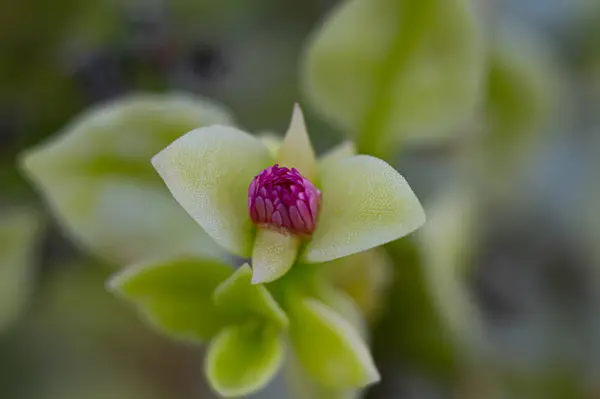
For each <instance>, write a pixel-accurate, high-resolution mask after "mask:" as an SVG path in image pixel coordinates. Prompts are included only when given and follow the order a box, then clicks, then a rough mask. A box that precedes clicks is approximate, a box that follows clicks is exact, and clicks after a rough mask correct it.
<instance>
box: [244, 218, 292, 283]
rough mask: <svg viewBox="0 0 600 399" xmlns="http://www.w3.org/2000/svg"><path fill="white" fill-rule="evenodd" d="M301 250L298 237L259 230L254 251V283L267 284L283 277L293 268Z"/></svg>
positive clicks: (269, 230) (268, 230)
mask: <svg viewBox="0 0 600 399" xmlns="http://www.w3.org/2000/svg"><path fill="white" fill-rule="evenodd" d="M299 248H300V238H299V237H298V236H296V235H293V234H290V233H285V232H279V231H275V230H271V229H267V228H259V229H258V230H257V232H256V240H255V242H254V250H253V251H252V269H253V271H254V272H253V275H252V282H253V283H255V284H257V283H267V282H270V281H273V280H277V279H278V278H280V277H281V276H283V275H284V274H285V273H287V271H288V270H290V268H291V267H292V266H293V264H294V261H295V260H296V256H297V254H298V249H299Z"/></svg>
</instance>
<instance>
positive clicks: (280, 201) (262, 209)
mask: <svg viewBox="0 0 600 399" xmlns="http://www.w3.org/2000/svg"><path fill="white" fill-rule="evenodd" d="M320 206H321V192H320V191H319V190H318V189H317V188H316V187H315V186H314V184H312V183H311V182H310V180H308V179H306V178H305V177H304V176H302V175H301V174H300V172H298V171H297V170H296V169H295V168H292V169H288V168H285V167H279V165H277V164H275V165H273V166H270V167H268V168H267V169H265V170H263V171H262V172H260V173H259V174H258V176H256V177H255V178H254V180H252V183H250V187H249V189H248V210H249V212H250V218H251V219H252V221H253V222H254V223H256V224H257V225H260V226H264V227H271V228H276V229H279V230H286V231H288V232H291V233H294V234H299V235H310V234H312V232H313V231H314V230H315V227H316V223H317V216H318V214H319V209H320Z"/></svg>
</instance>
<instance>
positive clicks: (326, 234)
mask: <svg viewBox="0 0 600 399" xmlns="http://www.w3.org/2000/svg"><path fill="white" fill-rule="evenodd" d="M352 154H353V149H352V146H350V145H348V144H345V145H344V146H342V147H341V148H340V149H337V150H336V151H333V152H332V153H330V154H327V155H326V156H325V157H323V158H322V159H321V160H320V161H319V162H317V160H316V157H315V153H314V150H313V148H312V145H311V143H310V139H309V137H308V134H307V132H306V128H305V124H304V118H303V116H302V111H301V110H300V107H299V106H296V107H295V109H294V113H293V116H292V121H291V123H290V127H289V129H288V131H287V134H286V136H285V138H284V140H283V142H282V143H281V146H280V147H279V150H278V152H277V155H276V156H275V157H273V156H272V155H271V152H270V151H269V149H267V147H266V146H265V145H264V144H263V143H262V142H261V141H260V140H259V139H257V138H255V137H253V136H251V135H249V134H247V133H245V132H243V131H241V130H238V129H236V128H233V127H226V126H219V125H215V126H210V127H205V128H200V129H195V130H192V131H191V132H189V133H187V134H186V135H184V136H182V137H180V138H179V139H177V140H176V141H174V142H173V143H171V144H170V145H169V146H168V147H167V148H165V149H164V150H162V151H161V152H160V153H158V154H157V155H156V156H155V157H154V158H153V159H152V163H153V165H154V167H155V169H156V170H157V172H158V173H159V174H160V176H161V177H162V178H163V180H164V181H165V183H166V185H167V187H168V188H169V190H170V191H171V193H172V194H173V196H174V198H175V199H176V200H177V201H178V202H179V203H180V204H181V205H182V206H183V208H184V209H185V210H186V211H187V212H188V213H189V214H190V215H191V216H192V217H193V218H194V219H195V220H196V221H197V222H198V223H199V224H200V225H201V226H202V228H203V229H204V230H205V231H206V232H207V233H208V234H209V235H210V236H211V237H212V238H213V239H214V240H215V241H216V242H217V243H219V244H220V245H221V246H223V247H224V248H226V249H227V250H229V251H231V252H233V253H234V254H236V255H238V256H241V257H251V258H252V268H253V277H252V281H253V282H254V283H261V282H269V281H274V280H276V279H278V278H280V277H281V276H283V275H284V274H285V273H286V272H287V271H288V270H289V269H290V268H291V267H292V265H293V264H294V263H297V262H302V263H321V262H326V261H330V260H333V259H337V258H342V257H345V256H348V255H351V254H353V253H357V252H362V251H365V250H367V249H370V248H373V247H377V246H379V245H382V244H385V243H387V242H390V241H393V240H396V239H398V238H400V237H402V236H404V235H406V234H409V233H411V232H412V231H414V230H415V229H417V228H418V227H420V226H421V225H422V224H423V223H424V221H425V213H424V211H423V208H422V207H421V204H420V203H419V200H418V199H417V197H416V196H415V194H414V193H413V191H412V190H411V188H410V187H409V185H408V183H407V182H406V181H405V180H404V178H403V177H402V176H401V175H400V174H399V173H398V172H397V171H396V170H394V168H392V167H391V166H390V165H389V164H387V163H386V162H384V161H382V160H380V159H377V158H374V157H371V156H365V155H356V156H353V155H352ZM255 179H258V180H255ZM278 187H280V188H278ZM263 188H264V190H262V189H263ZM269 189H270V190H271V191H270V192H269ZM256 190H258V191H256ZM294 190H297V191H294ZM249 191H250V196H249V198H248V192H249ZM294 199H295V201H296V202H293V201H294ZM267 200H268V202H267ZM298 200H299V201H298ZM276 201H278V202H277V205H278V208H277V210H278V211H279V213H278V214H277V213H276V212H275V211H276V209H275V202H276ZM311 201H312V205H311ZM263 202H264V205H265V209H264V211H265V212H264V214H263V213H262V210H263V209H262V204H263ZM269 203H270V204H271V206H273V209H271V207H270V206H269V208H268V209H267V208H266V206H267V205H268V204H269ZM279 205H283V207H279ZM305 207H306V209H304V208H305ZM249 208H250V211H249ZM283 210H285V212H287V214H286V215H284V214H283V213H282V212H283ZM296 211H297V212H298V215H296V213H295V212H296ZM254 212H255V213H254ZM253 213H254V214H253ZM285 216H287V217H288V218H289V220H287V219H286V218H285ZM305 217H306V219H305ZM280 218H281V220H280ZM292 218H293V219H292ZM301 249H302V250H301ZM300 250H301V251H300Z"/></svg>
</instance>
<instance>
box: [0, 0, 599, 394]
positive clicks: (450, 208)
mask: <svg viewBox="0 0 600 399" xmlns="http://www.w3.org/2000/svg"><path fill="white" fill-rule="evenodd" d="M480 1H481V3H482V4H483V3H485V4H484V6H485V7H486V12H485V15H484V16H482V17H481V18H482V21H483V22H485V21H497V20H500V19H501V20H502V21H506V23H507V24H510V26H517V27H524V28H526V29H527V30H531V31H533V32H534V36H535V40H536V42H535V44H534V45H533V47H532V48H533V50H535V51H537V50H540V51H542V50H543V52H544V53H545V54H544V55H543V56H541V58H539V59H537V60H536V61H540V60H541V61H540V62H539V64H541V66H540V68H541V69H540V70H539V71H538V70H536V69H534V70H533V71H532V72H531V74H530V75H527V73H528V72H527V71H526V72H525V73H524V77H523V81H519V80H518V79H516V80H514V79H513V80H505V79H508V78H506V76H509V77H510V76H511V75H510V73H506V70H507V69H503V68H504V67H505V64H503V63H502V62H500V61H499V62H497V63H496V62H490V65H489V67H488V70H487V86H486V91H485V98H484V99H483V100H482V101H483V102H484V103H485V104H486V109H488V115H489V114H494V112H495V114H494V115H495V116H496V118H497V119H498V120H501V122H502V123H500V122H498V121H495V122H489V121H490V120H489V119H488V120H487V121H488V123H494V126H493V128H497V130H498V132H497V133H496V134H495V135H494V136H493V138H492V139H491V140H489V141H488V142H487V144H486V145H481V146H478V147H477V149H476V150H473V149H472V148H471V146H470V145H469V144H468V142H469V140H468V139H469V137H470V136H469V134H457V135H456V136H455V137H453V138H450V139H446V140H439V141H436V142H435V143H433V144H431V143H428V144H427V145H424V144H422V143H419V142H412V141H410V142H407V143H406V144H405V145H402V146H399V148H398V151H397V152H396V153H395V154H394V155H393V157H392V162H393V163H394V166H395V167H397V169H398V170H399V171H400V172H401V173H402V174H403V175H404V176H405V177H406V178H407V180H408V181H409V182H410V184H411V186H412V187H413V189H414V190H415V192H416V194H417V196H418V197H419V198H420V199H421V200H422V201H423V203H424V204H425V206H426V208H427V210H428V216H429V224H430V225H429V224H428V226H429V227H427V228H426V230H425V231H424V232H423V233H422V234H419V235H415V237H412V236H411V239H407V240H401V241H400V242H398V243H396V244H393V245H391V246H389V247H388V248H387V249H388V252H389V253H390V254H391V255H392V257H393V259H394V270H393V272H394V274H393V275H394V278H393V281H392V283H391V284H392V285H391V287H390V289H389V290H388V291H386V293H385V295H382V297H381V298H380V301H381V311H380V312H379V314H378V317H377V318H376V319H374V320H372V348H373V352H374V355H375V359H376V362H377V364H378V367H379V368H380V370H381V372H382V376H383V380H382V382H381V383H380V384H378V385H376V386H374V387H372V388H370V389H369V390H368V391H367V392H366V397H368V398H373V399H375V398H400V399H404V398H405V399H428V398H432V399H433V398H440V399H441V398H477V399H488V398H511V399H512V398H526V399H537V398H540V399H546V398H565V399H578V398H582V399H583V398H589V399H592V398H600V252H599V250H598V246H600V211H599V209H598V207H599V206H600V205H598V204H599V203H600V177H599V175H600V173H598V172H600V7H599V4H598V1H595V0H570V1H566V0H489V1H485V0H480ZM336 3H337V1H335V0H285V1H281V0H246V1H210V0H193V1H192V0H176V1H168V0H127V1H113V0H98V1H95V2H83V1H77V0H56V1H54V2H42V1H41V0H24V1H20V2H16V1H15V2H4V4H3V6H2V11H1V12H0V26H1V27H2V29H1V31H2V34H1V35H0V398H6V399H55V398H56V399H58V398H60V399H76V398H77V399H80V398H86V399H88V398H89V399H96V398H98V399H103V398H107V399H108V398H110V399H120V398H123V399H136V398H144V399H152V398H157V399H159V398H164V399H175V398H178V399H179V398H186V399H188V398H189V399H193V398H212V397H214V396H213V394H211V393H210V391H209V389H208V388H207V386H206V384H205V382H204V377H203V374H202V372H201V369H202V361H203V357H202V348H192V347H189V346H184V345H180V344H176V343H173V342H170V341H168V340H167V339H164V338H162V337H160V336H158V335H156V334H155V333H153V332H152V331H150V330H149V329H147V328H146V327H145V326H143V325H142V323H140V322H139V320H138V317H137V315H136V314H135V312H133V311H132V310H131V309H129V308H127V307H126V306H125V305H124V304H122V303H120V302H118V301H117V300H116V299H114V298H113V297H112V296H111V295H110V294H108V293H107V292H106V291H105V288H104V287H105V285H104V284H105V283H104V282H105V279H106V278H107V277H108V276H109V275H110V274H111V273H113V272H114V271H115V270H116V269H117V268H118V267H120V266H122V265H119V264H117V262H111V261H105V260H102V258H100V257H97V256H94V255H93V254H91V253H90V252H88V251H87V250H85V249H83V248H82V247H81V246H80V245H76V244H74V243H73V242H74V240H72V239H71V237H70V236H69V235H68V234H65V232H64V229H63V228H61V227H60V226H59V224H57V222H56V217H55V216H54V215H53V213H52V212H51V211H50V210H49V207H48V205H47V203H46V201H45V200H44V196H43V195H40V193H39V192H38V191H36V190H35V188H34V186H33V185H32V184H31V182H30V181H28V180H27V179H26V178H25V177H24V175H23V173H22V172H21V170H20V168H19V167H18V159H19V154H20V153H21V152H22V151H24V150H25V149H28V148H30V147H32V146H35V145H36V144H39V143H41V142H44V140H46V139H48V138H49V137H52V135H54V134H56V133H57V132H59V131H60V130H61V128H63V127H64V126H65V125H66V124H67V123H68V122H69V121H71V120H72V119H73V117H74V116H76V115H78V114H79V113H80V112H81V111H83V110H85V109H87V108H88V107H90V106H92V105H95V104H100V103H103V102H106V101H108V100H111V99H116V98H119V97H120V96H122V95H125V94H129V93H135V92H139V91H150V92H167V91H172V90H177V91H185V92H190V93H196V94H198V95H201V96H203V97H206V98H210V99H213V100H216V101H218V102H219V103H221V104H223V105H224V106H226V107H227V108H229V109H230V110H231V113H232V115H234V116H235V119H236V121H237V124H238V125H240V126H243V127H244V128H245V129H246V130H247V131H250V132H254V133H257V134H259V133H264V132H271V133H273V134H275V135H281V134H282V133H283V132H284V131H285V129H286V127H287V123H288V121H289V116H290V113H291V109H292V105H293V103H294V102H296V101H300V102H301V103H303V102H304V101H305V98H304V96H303V94H302V92H301V85H300V83H299V78H298V76H299V65H300V59H301V57H302V54H303V51H304V49H305V46H306V42H307V38H308V37H309V35H310V34H311V32H313V30H314V29H315V28H316V27H317V25H318V24H319V22H320V21H321V20H322V19H323V18H324V16H325V15H326V14H327V12H328V11H329V10H330V9H331V7H333V6H335V4H336ZM509 31H510V33H511V34H512V36H511V38H510V39H508V42H505V44H507V45H508V47H509V50H508V52H509V53H510V51H511V50H510V46H512V45H519V44H521V43H522V42H523V41H526V40H528V39H529V38H524V37H522V36H520V33H519V32H520V30H519V29H509ZM538 43H543V44H538ZM535 51H533V52H535ZM546 53H547V54H546ZM499 54H500V55H499V57H500V58H501V57H502V53H499ZM527 55H532V52H529V51H526V52H525V56H527ZM509 58H510V57H509ZM508 65H509V66H508V67H506V68H508V69H510V65H512V64H508ZM548 70H549V71H548ZM542 75H543V76H546V77H548V79H546V80H544V79H540V81H539V82H538V81H537V80H536V79H537V78H538V77H541V76H542ZM529 78H531V79H533V83H532V82H531V81H530V80H528V79H529ZM531 86H533V87H532V88H531V89H530V87H531ZM511 90H512V91H511ZM540 97H541V98H540ZM507 98H508V100H507ZM550 102H551V103H552V104H553V105H552V106H549V105H547V103H550ZM539 104H541V105H539ZM538 105H539V106H538ZM304 108H305V111H306V113H307V124H308V126H309V131H310V135H311V138H312V139H313V142H314V144H315V147H316V149H317V152H323V151H324V150H326V149H328V148H330V147H331V146H333V145H335V144H337V143H339V142H341V141H342V140H343V139H344V134H343V132H342V131H341V130H339V129H336V128H334V127H332V126H331V125H330V124H329V123H327V121H326V120H324V119H323V118H321V117H320V116H319V113H318V112H317V111H318V110H315V109H312V108H311V106H310V104H307V105H306V106H305V107H304ZM484 123H485V122H484ZM523 126H525V127H523ZM510 133H514V134H513V135H511V134H510ZM473 154H475V155H473ZM473 158H484V159H486V160H488V161H487V162H486V163H485V164H486V165H487V166H486V167H485V168H475V169H478V170H473V169H474V167H473V166H472V165H473V163H471V162H472V161H470V160H472V159H473ZM465 165H467V166H465ZM469 165H471V166H469ZM477 165H479V164H477ZM472 172H475V173H472ZM472 174H474V175H476V177H473V178H472V180H475V181H477V183H474V184H473V183H468V184H465V183H464V181H465V180H469V181H472V180H471V175H472ZM465 187H467V188H465ZM472 203H476V204H477V206H476V207H475V206H471V205H470V204H472ZM475 208H476V212H473V210H474V209H475ZM465 209H466V211H465ZM463 211H464V212H466V213H460V212H463ZM466 214H469V215H471V216H466ZM456 215H459V216H456ZM473 220H475V222H474V223H475V224H476V228H470V227H471V226H472V222H473ZM438 227H439V228H438ZM463 235H464V236H466V237H467V238H464V242H465V243H466V244H464V245H463V244H457V245H456V246H457V247H458V246H460V247H461V248H460V250H459V249H456V248H454V247H452V248H446V246H452V245H453V244H452V242H453V240H463V238H461V237H463ZM457 237H459V238H457ZM463 246H464V247H465V248H468V249H465V248H463ZM457 252H460V253H457ZM438 266H439V267H438ZM283 385H284V384H283V383H282V382H281V381H279V380H276V381H275V382H274V383H273V384H272V385H270V386H269V387H268V388H267V389H266V390H265V391H263V392H261V393H259V394H256V395H254V396H253V397H256V398H286V397H288V396H287V393H286V391H285V387H284V386H283Z"/></svg>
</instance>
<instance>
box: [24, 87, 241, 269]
mask: <svg viewBox="0 0 600 399" xmlns="http://www.w3.org/2000/svg"><path fill="white" fill-rule="evenodd" d="M215 123H220V124H229V123H231V118H230V117H229V115H228V113H227V112H226V111H225V110H224V109H222V108H221V107H219V106H218V105H216V104H213V103H210V102H208V101H206V100H203V99H201V98H196V97H192V96H187V95H136V96H130V97H126V98H123V99H121V100H118V101H115V102H110V103H108V104H105V105H100V106H97V107H94V108H91V109H90V110H89V111H86V112H85V113H83V114H81V115H80V116H78V117H77V118H75V119H74V120H73V121H72V122H71V123H70V124H69V125H67V126H66V127H65V128H64V129H63V130H62V131H61V132H59V133H58V134H56V135H55V136H54V137H52V138H51V139H50V140H49V141H48V142H46V143H43V144H42V145H40V146H38V147H35V148H33V149H31V150H28V151H27V152H26V153H25V154H23V156H22V157H21V163H22V166H23V169H24V171H25V173H26V174H27V175H28V177H29V178H30V179H31V180H32V181H33V183H34V184H35V186H36V188H38V189H39V191H40V193H41V194H42V195H43V197H44V199H45V200H46V202H47V203H48V205H49V208H50V210H51V211H52V213H53V214H54V215H55V216H56V217H57V218H58V221H59V223H60V224H61V225H62V227H64V228H65V230H66V231H67V232H68V233H69V235H71V236H72V237H73V238H74V239H75V241H76V242H77V243H79V244H82V245H83V246H84V247H85V249H88V250H91V251H92V252H94V253H95V254H98V255H100V256H102V257H105V258H108V259H109V260H111V261H115V262H118V263H119V264H129V263H132V262H140V261H142V260H143V259H152V258H156V257H163V256H169V255H171V254H180V253H196V254H200V253H202V254H204V255H207V254H208V255H211V256H215V257H216V256H219V255H220V254H221V252H222V251H220V250H219V247H218V246H217V245H214V241H212V240H211V239H210V237H209V236H208V235H207V234H206V233H204V232H203V231H202V229H199V228H198V226H197V224H196V223H194V221H193V220H191V219H190V217H189V216H188V215H186V213H185V211H184V210H182V209H181V206H179V204H177V202H176V201H175V200H174V199H173V198H172V196H171V195H170V194H169V192H168V190H167V189H166V188H165V187H164V184H163V182H162V181H161V179H160V177H159V176H157V175H156V172H155V171H154V170H153V169H152V165H151V164H150V159H151V158H152V156H153V155H154V154H156V153H157V152H158V151H160V150H161V149H163V148H164V147H165V146H167V145H168V144H169V143H171V142H172V141H173V140H175V139H176V138H178V137H179V136H181V135H182V134H184V133H186V132H188V131H189V130H191V129H194V128H197V127H200V126H206V125H212V124H215Z"/></svg>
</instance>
